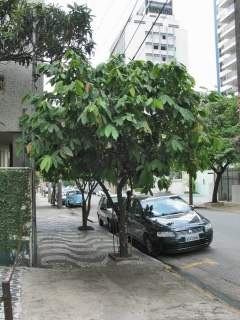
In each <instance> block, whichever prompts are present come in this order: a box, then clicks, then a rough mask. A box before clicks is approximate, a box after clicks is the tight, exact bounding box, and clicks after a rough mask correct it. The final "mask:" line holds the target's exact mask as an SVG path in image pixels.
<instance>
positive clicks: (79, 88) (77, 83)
mask: <svg viewBox="0 0 240 320" xmlns="http://www.w3.org/2000/svg"><path fill="white" fill-rule="evenodd" d="M75 89H76V93H77V94H78V95H80V96H81V95H82V94H83V89H84V85H83V83H82V81H80V80H76V81H75Z"/></svg>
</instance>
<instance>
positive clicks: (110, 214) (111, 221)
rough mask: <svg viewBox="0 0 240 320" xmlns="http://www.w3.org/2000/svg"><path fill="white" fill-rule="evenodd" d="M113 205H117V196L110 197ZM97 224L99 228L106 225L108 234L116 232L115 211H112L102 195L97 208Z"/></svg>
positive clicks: (108, 202) (116, 220)
mask: <svg viewBox="0 0 240 320" xmlns="http://www.w3.org/2000/svg"><path fill="white" fill-rule="evenodd" d="M111 198H112V201H113V203H117V201H118V199H117V195H111ZM97 215H98V222H99V225H100V226H104V225H107V227H108V230H109V231H110V232H114V233H115V232H117V231H118V219H117V215H116V213H115V211H114V210H113V209H112V206H111V203H110V201H108V200H107V197H106V196H105V195H104V196H102V197H101V199H100V201H99V204H98V208H97Z"/></svg>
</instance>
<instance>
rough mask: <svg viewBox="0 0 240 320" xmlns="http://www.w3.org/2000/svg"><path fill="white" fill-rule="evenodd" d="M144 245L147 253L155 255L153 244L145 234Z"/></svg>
mask: <svg viewBox="0 0 240 320" xmlns="http://www.w3.org/2000/svg"><path fill="white" fill-rule="evenodd" d="M144 246H145V249H146V252H147V254H148V255H150V256H156V250H155V248H154V246H153V243H152V241H151V239H150V238H149V236H147V235H146V236H145V237H144Z"/></svg>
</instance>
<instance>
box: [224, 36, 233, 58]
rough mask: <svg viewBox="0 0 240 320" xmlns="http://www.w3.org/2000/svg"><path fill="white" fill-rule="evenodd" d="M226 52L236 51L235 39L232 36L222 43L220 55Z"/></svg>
mask: <svg viewBox="0 0 240 320" xmlns="http://www.w3.org/2000/svg"><path fill="white" fill-rule="evenodd" d="M226 53H228V54H235V53H236V40H235V39H234V38H233V39H230V40H228V41H226V42H224V45H223V47H222V51H221V55H224V54H226Z"/></svg>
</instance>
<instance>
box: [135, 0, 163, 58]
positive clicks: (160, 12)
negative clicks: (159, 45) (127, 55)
mask: <svg viewBox="0 0 240 320" xmlns="http://www.w3.org/2000/svg"><path fill="white" fill-rule="evenodd" d="M168 3H169V0H167V1H166V2H165V3H164V5H163V6H162V9H161V10H160V11H159V13H158V15H157V17H156V19H155V20H154V22H153V23H152V26H151V28H150V29H149V31H148V32H147V34H146V36H145V37H144V39H143V41H142V43H141V44H140V46H139V47H138V49H137V51H136V53H135V55H134V56H133V58H132V59H131V60H134V59H135V58H136V55H137V54H138V52H139V50H140V49H141V47H142V46H143V44H144V42H145V40H146V39H147V37H148V36H149V34H150V32H151V31H152V29H153V27H154V26H155V24H156V22H157V20H158V18H159V17H160V15H161V14H162V13H163V11H164V9H165V7H166V5H167V4H168Z"/></svg>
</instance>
